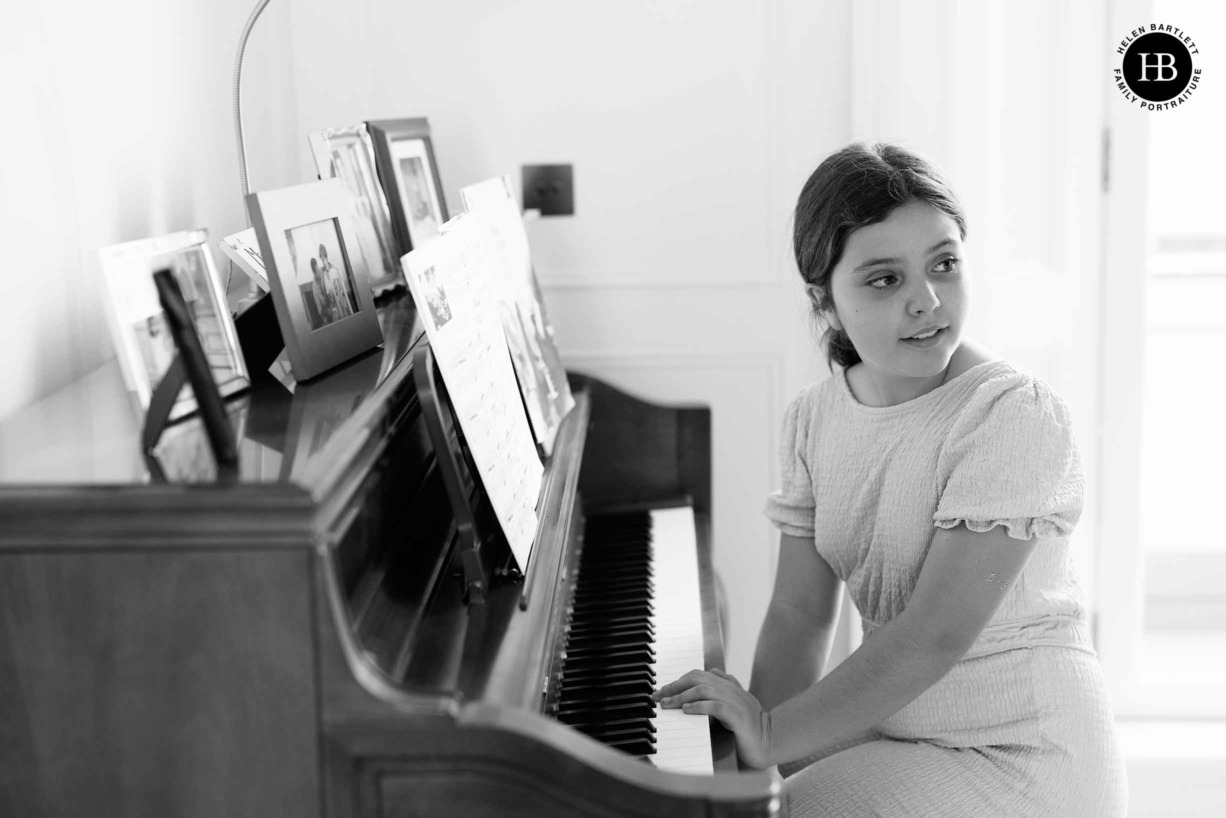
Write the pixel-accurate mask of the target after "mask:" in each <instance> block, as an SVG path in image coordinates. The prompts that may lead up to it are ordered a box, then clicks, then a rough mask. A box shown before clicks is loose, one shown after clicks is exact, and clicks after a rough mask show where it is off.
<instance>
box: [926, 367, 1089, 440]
mask: <svg viewBox="0 0 1226 818" xmlns="http://www.w3.org/2000/svg"><path fill="white" fill-rule="evenodd" d="M985 363H987V364H989V365H987V366H984V365H978V369H977V371H976V373H973V375H972V376H970V377H968V380H969V381H970V383H968V386H969V390H968V392H967V393H964V395H963V396H961V400H959V404H960V405H959V406H958V407H957V409H956V410H955V414H956V417H955V419H954V422H953V425H952V427H951V428H950V434H949V438H950V439H951V440H956V439H958V438H960V437H963V436H967V435H973V436H976V437H984V436H985V435H984V432H986V431H987V430H991V429H995V430H997V431H998V432H1000V433H1005V432H1009V436H1017V435H1029V436H1033V437H1047V436H1050V435H1052V433H1054V432H1057V431H1059V432H1061V433H1067V432H1068V431H1070V429H1071V426H1072V421H1071V418H1070V415H1069V409H1068V405H1067V404H1066V403H1065V402H1064V399H1063V398H1061V397H1060V395H1059V394H1058V393H1057V392H1056V391H1055V390H1054V389H1052V387H1051V386H1050V385H1048V384H1047V382H1045V381H1044V380H1043V379H1041V378H1039V377H1038V376H1036V375H1034V374H1032V373H1031V372H1029V371H1027V370H1025V369H1022V368H1019V367H1017V366H1014V365H1013V364H1011V363H1009V362H1008V361H1003V360H993V361H988V362H985Z"/></svg>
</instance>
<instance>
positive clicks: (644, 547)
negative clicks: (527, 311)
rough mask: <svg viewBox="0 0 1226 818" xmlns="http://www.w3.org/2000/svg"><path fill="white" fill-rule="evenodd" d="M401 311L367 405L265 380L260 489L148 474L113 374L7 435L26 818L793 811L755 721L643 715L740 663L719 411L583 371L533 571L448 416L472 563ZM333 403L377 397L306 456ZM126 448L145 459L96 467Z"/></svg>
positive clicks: (251, 428) (9, 742)
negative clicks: (714, 443) (752, 739)
mask: <svg viewBox="0 0 1226 818" xmlns="http://www.w3.org/2000/svg"><path fill="white" fill-rule="evenodd" d="M383 312H384V315H383V316H382V318H383V321H384V334H385V337H387V338H388V341H387V343H386V344H385V346H386V350H385V353H384V362H383V364H382V365H381V366H380V367H379V371H380V373H381V375H380V379H379V381H378V383H377V385H375V386H373V387H371V386H370V385H369V384H367V385H366V386H364V387H363V388H364V389H367V390H369V391H368V393H366V394H361V395H355V396H353V397H352V398H351V399H348V403H346V398H345V396H339V398H338V395H336V394H333V393H328V388H327V386H326V385H324V386H319V385H317V384H319V383H323V384H327V383H328V382H329V380H330V379H331V378H333V377H335V375H328V376H325V377H324V378H321V379H319V381H317V382H313V383H311V384H307V385H306V386H307V387H308V388H307V389H305V390H302V389H301V387H300V390H299V392H298V393H297V394H295V395H294V396H293V398H292V400H287V398H286V395H285V394H284V391H283V390H280V387H279V386H275V385H270V384H263V385H260V386H257V388H256V389H255V391H254V394H253V395H252V397H251V407H250V413H249V417H248V421H247V430H248V435H247V438H246V439H245V440H244V443H243V444H242V447H241V449H240V461H241V462H242V464H243V468H244V471H243V473H242V475H241V477H240V480H239V481H238V482H237V483H234V484H230V485H225V486H219V485H214V484H199V485H194V484H175V483H174V482H172V483H170V484H166V485H148V484H145V483H144V480H145V479H146V477H145V472H144V470H143V468H142V466H141V463H140V461H139V451H138V448H137V446H136V443H135V439H136V437H137V436H138V429H137V428H136V427H137V424H136V421H135V420H134V419H131V418H130V413H129V412H127V409H126V406H124V405H123V398H122V394H121V390H122V387H121V386H120V387H118V390H119V391H118V392H117V391H116V390H117V387H116V386H115V385H114V384H113V383H111V382H109V381H106V380H105V378H104V377H103V378H94V380H92V381H89V382H87V383H84V382H83V383H81V384H77V385H75V386H74V387H72V388H70V390H68V391H67V392H66V393H64V394H63V395H60V396H56V398H54V399H52V400H51V401H50V402H49V403H46V405H44V406H41V407H35V409H34V410H32V413H28V414H27V413H23V414H22V415H20V416H18V417H17V418H15V419H13V420H12V421H8V422H5V423H3V424H0V446H3V448H0V452H3V453H4V454H5V455H6V457H5V458H4V461H3V462H2V463H0V813H2V814H9V815H23V816H26V815H97V814H121V813H122V814H132V815H141V814H144V815H154V814H156V815H159V816H170V815H191V816H195V815H201V816H203V815H210V816H212V815H218V814H227V815H274V814H293V815H296V816H312V815H315V816H332V817H333V818H346V817H348V816H409V815H466V816H474V815H475V816H480V815H522V816H550V815H558V816H562V815H567V816H569V815H609V816H613V815H617V816H636V815H642V816H648V815H650V816H664V815H686V816H690V815H693V816H698V815H703V816H708V815H712V816H723V815H728V816H742V815H744V816H750V815H755V816H757V815H761V816H766V815H779V814H782V812H783V811H784V808H783V806H782V805H781V803H780V799H781V787H780V782H779V778H778V776H777V775H775V774H773V773H766V772H746V773H740V774H737V773H736V759H735V749H734V747H733V743H732V741H731V736H730V735H729V734H728V733H727V732H726V731H724V730H723V729H722V728H718V726H716V729H713V730H712V729H708V725H709V722H708V720H707V719H703V718H700V717H692V716H685V715H683V714H681V713H679V712H678V711H667V712H663V713H661V712H659V711H657V710H656V709H655V708H654V707H653V706H652V705H651V704H650V703H645V696H644V695H643V694H644V692H646V691H649V690H650V689H651V686H652V685H658V684H659V683H662V682H663V681H667V679H662V678H657V679H655V680H654V681H653V679H652V674H653V673H657V674H659V675H664V676H670V675H671V674H672V673H673V672H674V671H673V670H672V669H671V668H670V667H669V665H668V662H669V661H670V660H672V659H676V658H677V657H684V656H685V651H686V650H688V651H689V652H690V653H689V656H690V657H692V659H693V661H694V662H697V663H703V664H706V665H707V666H709V667H710V666H722V664H723V656H722V638H721V636H720V628H719V618H718V615H717V604H716V600H715V584H714V581H713V576H712V571H711V554H710V533H709V532H710V524H709V521H710V513H711V499H710V498H711V486H710V483H711V478H710V474H711V472H710V416H709V413H708V412H707V411H706V410H705V409H702V408H698V407H692V408H664V407H658V406H652V405H650V404H647V403H644V402H641V401H638V400H636V399H634V398H632V397H630V396H627V395H625V394H623V393H621V392H618V391H617V390H616V389H613V388H612V387H610V386H608V385H607V384H603V383H601V382H599V381H597V380H595V379H592V378H585V377H582V376H577V375H576V376H573V377H572V388H573V389H574V391H575V393H576V398H577V405H576V407H575V409H574V410H573V411H572V412H571V414H570V415H569V416H568V417H567V419H566V420H565V421H564V423H563V426H562V428H561V430H560V431H559V436H558V440H557V443H556V448H555V452H554V454H553V456H552V457H551V458H550V461H549V462H548V463H547V465H546V474H545V480H544V483H543V488H542V495H541V499H540V505H539V515H540V527H539V531H538V534H537V538H536V542H535V544H534V547H533V552H532V558H531V561H530V563H529V564H528V565H527V566H526V568H525V570H524V572H523V575H522V576H520V575H519V572H518V571H515V570H513V569H510V568H509V565H510V560H509V559H508V556H507V549H506V546H505V543H503V542H502V541H501V539H500V537H499V536H498V534H497V526H496V525H494V524H493V521H492V515H491V513H490V510H489V507H488V501H486V500H485V498H484V496H483V494H482V491H481V486H480V482H479V480H477V479H474V477H473V474H472V473H471V472H470V471H469V469H468V468H467V467H466V463H465V458H464V456H463V440H462V436H460V435H458V434H457V433H456V430H455V429H454V428H451V429H444V431H445V432H446V434H447V437H448V445H449V447H450V452H451V453H452V455H453V459H454V462H455V463H456V464H457V466H458V475H459V482H458V483H457V484H456V485H453V486H452V489H453V490H460V491H463V492H464V493H465V494H466V496H467V499H468V507H469V508H471V509H473V512H472V527H473V528H474V530H475V531H476V532H477V534H478V540H479V542H478V547H477V548H475V549H474V548H472V547H470V546H465V545H464V544H463V543H462V540H463V539H464V536H466V535H464V534H463V524H464V522H465V521H464V520H461V521H460V523H461V525H457V519H456V516H457V515H456V514H455V513H454V511H453V503H452V502H451V500H450V496H451V495H449V491H448V485H447V480H446V479H445V473H444V464H443V463H441V461H440V458H439V457H437V456H436V449H435V445H434V439H433V438H432V436H431V430H430V429H429V428H428V424H427V423H426V416H425V414H424V413H423V401H425V400H431V399H432V396H431V395H430V394H419V391H418V387H419V384H420V383H421V380H422V379H421V378H420V377H418V378H415V377H414V371H413V361H414V355H413V354H412V353H413V350H414V348H415V345H420V344H423V343H424V339H423V338H421V337H420V332H418V331H417V328H416V327H415V326H414V325H415V322H414V321H413V316H412V311H411V309H409V308H407V307H405V306H404V305H403V303H400V304H398V305H393V306H392V307H391V308H384V310H383ZM366 366H367V367H370V366H371V364H370V363H369V362H367V364H366ZM110 374H111V375H113V376H114V377H115V378H118V373H117V372H112V373H110ZM342 380H343V378H338V383H339V382H340V381H342ZM355 382H363V383H364V382H365V381H364V380H363V379H355ZM279 390H280V391H279ZM312 393H315V394H314V395H313V394H312ZM319 394H328V400H329V401H332V402H335V401H337V400H339V403H340V405H345V406H351V407H352V409H351V410H350V411H349V412H348V413H347V415H346V416H345V417H344V419H343V422H341V423H340V424H339V425H338V426H336V428H335V429H333V430H332V432H331V434H330V435H328V436H327V439H326V440H325V441H323V442H322V443H321V444H320V445H319V446H318V447H317V448H316V450H315V451H314V452H312V453H310V454H309V455H308V456H306V457H305V458H304V459H300V457H299V455H301V454H302V453H303V452H304V451H307V449H309V448H311V447H306V446H300V445H299V443H300V439H299V438H301V436H302V435H312V434H314V435H316V437H318V432H319V429H318V428H315V429H310V428H296V429H295V430H294V432H295V434H294V437H295V439H289V438H290V435H288V434H287V433H286V429H287V427H288V426H289V425H290V424H288V423H287V422H286V421H287V416H293V417H296V418H303V417H306V418H310V417H312V414H311V412H310V411H306V412H305V413H304V411H303V410H304V406H303V405H302V404H303V403H304V402H305V401H310V400H314V399H319V400H322V398H316V395H319ZM117 396H118V397H117ZM433 397H434V398H439V400H440V402H439V406H441V407H442V408H443V409H444V415H445V414H446V412H449V408H448V407H447V403H446V399H445V390H443V389H440V390H439V392H438V394H437V395H435V396H433ZM57 401H58V403H57ZM112 403H113V404H114V412H113V414H114V418H113V419H111V420H104V421H100V420H98V414H99V411H100V407H102V408H103V409H105V407H107V406H109V405H111V404H112ZM73 406H78V407H80V406H89V407H90V415H91V417H93V418H94V421H93V423H94V428H93V429H92V430H91V431H90V434H89V435H88V436H87V437H86V439H82V440H78V441H77V446H78V449H79V450H80V451H76V450H74V452H75V454H74V455H73V456H70V457H67V458H65V459H64V462H63V463H58V464H54V465H53V466H51V467H48V466H47V465H46V458H47V454H46V452H47V451H48V450H49V448H54V445H53V441H52V440H51V438H52V437H54V428H53V424H52V426H48V431H44V434H46V435H48V439H47V440H45V441H43V442H41V443H40V442H39V441H38V440H35V439H33V438H34V437H37V435H33V433H32V432H31V431H30V430H31V428H32V427H31V425H30V424H32V423H34V422H35V421H34V420H32V419H33V418H35V416H39V417H42V418H44V419H46V418H53V419H54V418H56V417H59V416H62V417H63V418H64V419H65V422H67V421H68V420H70V419H71V417H73V416H74V413H76V415H80V414H81V413H83V412H84V409H80V408H78V409H73V408H72V407H73ZM57 407H58V408H57ZM305 408H307V409H309V407H305ZM265 409H267V411H265ZM57 412H58V413H59V414H58V416H57ZM103 414H105V412H103ZM299 425H302V424H299ZM307 425H309V424H307ZM443 426H444V427H446V426H447V424H446V423H444V424H443ZM437 431H438V430H436V433H437ZM129 438H131V440H129ZM15 441H25V442H23V443H20V445H18V444H17V443H15ZM129 444H130V445H131V447H132V453H133V455H134V457H133V462H132V464H131V465H130V467H129V466H125V462H126V461H125V462H117V463H113V464H110V465H103V466H98V465H97V463H98V462H100V461H99V458H101V457H102V455H100V454H98V453H99V452H122V451H125V447H126V446H128V445H129ZM91 447H92V448H91ZM261 447H262V448H261ZM278 447H279V449H280V454H281V458H282V460H281V466H283V467H287V468H286V469H285V471H286V473H285V474H282V473H281V471H280V470H278V469H273V468H270V467H268V461H269V460H271V461H275V460H276V457H275V454H274V452H273V450H275V449H277V448H278ZM256 451H263V456H264V458H265V463H264V465H265V468H262V469H261V468H257V467H252V466H251V462H252V461H253V459H254V460H259V457H258V456H255V455H253V452H256ZM292 452H297V453H298V455H295V456H294V457H293V458H289V457H287V453H292ZM10 454H15V456H13V457H9V456H7V455H10ZM120 459H121V460H122V458H120ZM289 460H292V461H293V462H292V463H287V461H289ZM86 461H88V462H89V463H91V464H93V465H91V466H88V467H86V466H83V465H82V464H83V463H85V462H86ZM38 462H42V463H43V465H42V466H41V467H39V466H38V465H37V464H38ZM103 462H104V461H103ZM274 465H275V463H274ZM38 468H42V469H43V473H44V477H43V478H40V479H39V480H37V481H36V480H31V479H29V478H28V477H26V475H28V474H33V473H35V472H36V471H37V469H38ZM125 468H127V469H128V471H125ZM171 479H172V481H173V478H171ZM679 502H686V503H688V504H687V505H682V506H679V507H678V505H677V504H678V503H679ZM691 520H692V522H690V521H691ZM670 532H672V533H670ZM676 532H679V534H678V533H676ZM466 560H467V561H468V568H467V570H466V565H465V561H466ZM477 576H479V577H481V578H482V579H483V581H484V583H485V585H484V587H482V588H481V589H480V593H474V591H473V588H472V585H471V580H472V579H473V578H474V577H477ZM681 661H687V660H686V659H681ZM681 669H682V670H685V669H688V665H687V666H686V667H683V668H681ZM668 717H676V718H674V719H672V722H679V721H684V722H685V724H680V725H678V724H674V723H666V722H668V721H669V719H668ZM695 726H697V729H695ZM696 742H697V743H696ZM703 742H705V743H703ZM695 747H698V749H697V750H695ZM703 767H705V768H706V769H707V770H708V771H710V770H712V769H713V770H714V771H715V772H714V774H712V773H711V772H707V773H706V774H695V773H686V772H678V770H693V769H702V768H703Z"/></svg>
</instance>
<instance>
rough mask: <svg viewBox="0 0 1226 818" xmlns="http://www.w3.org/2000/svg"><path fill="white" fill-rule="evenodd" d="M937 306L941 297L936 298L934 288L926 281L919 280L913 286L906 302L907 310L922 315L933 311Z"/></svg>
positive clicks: (939, 304)
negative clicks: (917, 283)
mask: <svg viewBox="0 0 1226 818" xmlns="http://www.w3.org/2000/svg"><path fill="white" fill-rule="evenodd" d="M939 306H941V299H939V298H937V293H936V290H934V289H933V288H932V284H930V283H929V282H928V281H923V282H921V283H920V284H919V285H918V286H917V287H916V288H915V290H914V291H913V292H912V293H911V298H910V301H909V302H908V304H907V307H908V310H909V311H910V313H911V314H912V315H924V314H926V313H930V312H934V311H935V310H936V309H937V307H939Z"/></svg>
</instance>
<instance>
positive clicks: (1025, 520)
mask: <svg viewBox="0 0 1226 818" xmlns="http://www.w3.org/2000/svg"><path fill="white" fill-rule="evenodd" d="M1080 516H1081V515H1080V513H1068V514H1065V513H1061V514H1049V515H1046V516H1044V517H1014V518H1009V519H998V520H968V519H965V518H962V517H951V518H948V519H935V518H934V519H933V523H934V524H935V525H936V527H937V528H944V529H951V528H957V527H958V526H959V525H966V527H967V528H969V529H970V530H971V531H975V532H978V533H980V534H982V533H984V532H985V531H991V530H992V529H993V528H995V527H996V526H1002V527H1003V528H1004V529H1005V533H1006V534H1007V535H1009V537H1011V538H1013V539H1015V540H1029V539H1032V538H1034V537H1040V538H1043V539H1049V538H1053V537H1067V536H1068V535H1070V534H1072V533H1073V528H1074V527H1076V525H1077V519H1078V517H1080Z"/></svg>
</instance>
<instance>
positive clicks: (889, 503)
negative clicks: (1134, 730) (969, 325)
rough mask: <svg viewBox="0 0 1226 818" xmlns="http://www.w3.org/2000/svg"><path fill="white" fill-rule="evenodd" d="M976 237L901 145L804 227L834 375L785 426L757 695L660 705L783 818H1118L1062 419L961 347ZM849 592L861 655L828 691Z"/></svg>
mask: <svg viewBox="0 0 1226 818" xmlns="http://www.w3.org/2000/svg"><path fill="white" fill-rule="evenodd" d="M965 238H966V219H965V216H964V215H963V212H962V210H961V208H960V206H959V205H958V203H957V201H956V200H955V198H954V196H953V194H952V192H951V191H950V190H949V188H948V187H947V186H946V185H945V183H944V182H943V181H942V180H941V178H940V176H939V175H938V173H937V171H936V170H935V169H934V168H933V167H932V166H931V165H930V164H929V163H928V162H926V161H925V160H923V159H922V158H920V157H918V156H916V155H914V154H912V153H909V152H907V151H905V150H903V149H901V148H898V147H895V146H891V145H882V144H878V145H872V146H867V145H859V144H857V145H851V146H849V147H847V148H844V149H843V150H841V151H839V152H837V153H835V154H834V155H832V156H830V157H829V158H827V159H826V160H825V161H824V162H822V164H821V165H820V166H819V167H818V168H817V170H816V171H814V173H813V175H812V176H810V177H809V180H808V182H807V183H806V184H805V187H804V189H803V191H802V192H801V194H800V200H799V201H798V202H797V205H796V214H795V233H794V247H795V252H796V261H797V264H798V266H799V268H800V273H801V276H802V277H803V278H804V281H805V290H806V292H807V293H808V296H809V298H810V300H811V301H812V306H813V310H814V312H815V314H816V315H817V317H818V319H819V320H820V321H821V322H822V323H824V324H825V326H826V331H825V336H824V341H825V345H826V350H827V355H828V357H829V359H830V361H831V363H832V364H838V365H839V366H840V367H841V370H840V371H838V372H836V373H835V374H834V376H833V377H831V378H829V379H828V380H826V381H823V382H821V383H819V384H816V385H814V386H811V387H809V388H808V389H806V390H805V391H803V392H802V393H801V394H800V395H799V396H798V397H797V398H796V399H795V400H794V401H793V402H792V404H791V406H790V407H789V408H788V410H787V413H786V417H785V419H784V426H783V446H782V463H783V488H782V489H781V490H780V491H777V492H775V493H774V494H772V495H771V496H770V497H769V498H768V500H767V507H766V513H767V516H768V517H769V518H770V519H771V521H772V522H773V523H774V524H775V526H776V527H778V528H779V530H780V532H781V542H780V548H779V568H778V576H777V578H776V581H775V590H774V595H773V597H772V599H771V603H770V608H769V610H768V612H767V615H766V620H765V622H764V623H763V625H762V631H761V635H760V637H759V640H758V646H757V651H756V654H755V657H754V667H753V677H752V680H751V683H750V688H749V690H748V691H746V690H745V689H744V688H743V687H742V686H741V685H740V683H739V682H738V681H737V680H736V679H735V678H733V677H731V676H729V675H728V674H726V673H724V672H722V671H720V670H712V671H709V672H706V671H691V672H690V673H687V674H686V675H685V676H683V677H682V678H681V679H679V680H677V681H675V682H672V683H671V684H667V685H665V686H664V687H663V688H661V689H660V690H659V691H658V692H657V693H656V694H655V698H656V699H658V700H660V701H661V706H663V707H681V708H683V709H684V710H685V711H686V712H688V713H696V714H704V715H710V716H713V717H715V718H717V719H719V720H720V721H721V722H723V723H724V725H725V726H727V727H728V728H729V729H731V730H732V731H733V732H734V733H735V734H736V742H737V752H738V755H739V756H740V758H741V760H742V762H743V763H745V764H747V765H750V766H753V767H767V766H770V765H774V764H778V765H780V766H781V772H782V773H783V774H784V775H785V776H788V778H787V780H786V783H785V789H786V790H787V792H788V795H789V799H790V804H791V806H790V810H791V814H792V815H794V816H795V815H803V816H815V815H831V816H842V817H843V818H847V817H848V816H861V815H863V816H868V815H873V816H894V815H899V816H901V815H907V816H918V815H940V816H975V818H983V817H984V816H994V815H998V816H1122V815H1123V814H1124V810H1125V804H1126V787H1125V783H1124V773H1123V766H1122V763H1121V759H1120V756H1119V751H1118V748H1117V744H1116V738H1115V735H1114V728H1113V723H1112V715H1111V712H1110V708H1109V706H1108V703H1107V698H1106V694H1105V690H1104V686H1103V682H1102V677H1101V673H1100V669H1099V666H1098V661H1097V656H1096V655H1095V653H1094V649H1093V647H1092V645H1091V642H1090V637H1089V632H1088V628H1087V626H1086V614H1085V601H1084V598H1083V595H1082V592H1081V589H1080V588H1079V586H1078V585H1077V580H1076V577H1075V576H1074V571H1073V565H1072V561H1071V559H1070V555H1069V548H1068V536H1069V533H1070V532H1071V531H1072V530H1073V526H1074V525H1075V524H1076V522H1077V519H1078V517H1079V516H1080V514H1081V508H1082V495H1083V488H1084V485H1083V484H1084V480H1083V477H1082V472H1081V465H1080V461H1079V458H1078V453H1077V449H1076V446H1075V444H1074V441H1073V438H1072V434H1071V429H1070V422H1069V416H1068V412H1067V409H1066V408H1065V405H1064V403H1063V402H1062V401H1061V400H1060V398H1059V397H1058V396H1057V395H1055V394H1054V393H1053V392H1052V391H1051V390H1050V389H1049V388H1048V387H1047V385H1046V384H1044V383H1042V382H1041V381H1039V380H1037V379H1035V378H1034V377H1032V376H1030V375H1028V374H1026V373H1024V372H1021V371H1019V370H1017V369H1015V368H1014V367H1012V366H1010V365H1009V364H1008V363H1006V362H1004V361H1001V360H996V359H994V358H993V356H992V355H991V354H990V353H989V352H988V351H987V350H985V349H984V348H982V347H980V346H979V345H977V344H975V343H973V342H971V341H970V340H967V339H964V338H963V335H962V333H963V328H964V326H965V323H966V319H967V313H968V309H969V292H968V282H967V279H966V274H965V272H964V271H963V269H962V242H963V241H964V239H965ZM1037 318H1038V317H1037V316H1036V319H1037ZM1035 330H1036V331H1040V330H1041V327H1039V326H1037V325H1036V327H1035ZM831 368H832V371H833V366H832V367H831ZM843 583H846V584H847V587H848V590H849V591H850V593H851V597H852V599H853V600H854V601H855V604H856V608H857V610H858V611H859V613H860V616H861V619H862V623H863V630H864V642H863V644H862V645H861V647H860V648H859V649H858V650H857V651H855V653H853V654H852V655H851V656H850V657H848V659H847V660H846V661H845V662H843V663H842V664H840V665H839V666H838V667H837V668H835V669H834V670H833V671H832V672H831V673H830V674H829V675H828V676H826V677H825V678H823V679H821V681H818V678H819V676H820V675H821V669H822V665H823V663H824V662H825V658H826V653H827V650H828V647H829V643H830V635H831V631H832V629H833V627H834V624H835V621H836V620H837V617H838V608H839V600H840V596H841V586H842V584H843Z"/></svg>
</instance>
